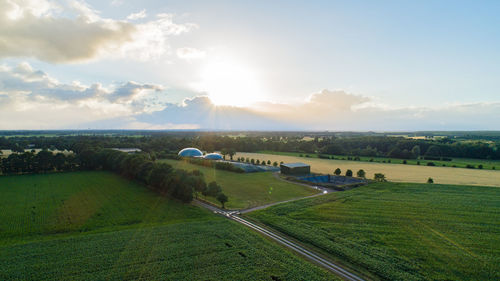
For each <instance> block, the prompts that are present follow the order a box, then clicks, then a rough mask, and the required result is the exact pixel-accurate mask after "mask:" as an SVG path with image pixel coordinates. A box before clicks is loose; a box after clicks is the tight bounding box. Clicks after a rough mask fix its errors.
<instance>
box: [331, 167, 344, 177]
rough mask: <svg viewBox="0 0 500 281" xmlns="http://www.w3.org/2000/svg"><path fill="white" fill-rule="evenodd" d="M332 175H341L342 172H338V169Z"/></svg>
mask: <svg viewBox="0 0 500 281" xmlns="http://www.w3.org/2000/svg"><path fill="white" fill-rule="evenodd" d="M333 173H334V174H335V175H337V176H338V175H340V173H342V171H341V170H340V168H337V169H335V171H334V172H333Z"/></svg>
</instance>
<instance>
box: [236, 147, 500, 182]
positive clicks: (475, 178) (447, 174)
mask: <svg viewBox="0 0 500 281" xmlns="http://www.w3.org/2000/svg"><path fill="white" fill-rule="evenodd" d="M235 157H236V158H238V157H245V158H246V157H248V158H254V159H260V160H266V161H267V160H270V161H277V162H278V163H279V162H280V161H283V162H285V163H290V162H303V163H307V164H309V165H311V171H312V172H316V173H329V174H332V173H333V171H334V170H335V169H336V168H340V169H341V170H342V174H344V173H345V171H346V170H347V169H351V170H352V171H353V172H354V174H356V171H358V170H359V169H363V170H365V172H366V177H367V178H373V174H374V173H383V174H385V176H386V178H387V179H388V180H389V181H395V182H414V183H424V182H426V181H427V179H428V178H429V177H431V178H433V179H434V182H435V183H439V184H458V185H478V186H497V187H500V169H499V170H479V169H463V168H449V167H430V166H416V165H404V164H386V163H375V162H361V161H347V160H330V159H319V158H306V157H297V156H288V155H271V154H263V153H237V154H236V155H235Z"/></svg>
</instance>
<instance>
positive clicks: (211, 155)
mask: <svg viewBox="0 0 500 281" xmlns="http://www.w3.org/2000/svg"><path fill="white" fill-rule="evenodd" d="M203 158H205V159H208V160H222V159H223V157H222V155H220V154H219V153H209V154H207V155H205V156H204V157H203Z"/></svg>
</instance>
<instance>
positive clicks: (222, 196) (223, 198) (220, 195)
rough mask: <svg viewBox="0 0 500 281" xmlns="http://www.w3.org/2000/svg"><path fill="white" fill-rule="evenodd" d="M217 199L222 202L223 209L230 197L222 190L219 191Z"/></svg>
mask: <svg viewBox="0 0 500 281" xmlns="http://www.w3.org/2000/svg"><path fill="white" fill-rule="evenodd" d="M216 199H217V201H219V202H220V203H221V204H222V209H224V208H225V207H224V204H225V203H226V202H227V201H228V198H227V196H226V194H224V193H222V192H219V193H218V194H217V198H216Z"/></svg>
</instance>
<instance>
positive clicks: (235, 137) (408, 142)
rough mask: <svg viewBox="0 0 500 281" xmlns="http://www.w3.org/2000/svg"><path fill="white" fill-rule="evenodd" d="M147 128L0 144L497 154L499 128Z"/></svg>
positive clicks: (16, 137)
mask: <svg viewBox="0 0 500 281" xmlns="http://www.w3.org/2000/svg"><path fill="white" fill-rule="evenodd" d="M148 133H149V135H146V132H140V131H124V133H121V132H120V131H112V132H107V133H106V134H104V133H102V132H101V133H100V134H97V133H96V134H95V135H91V134H86V135H69V134H68V135H57V134H54V135H53V136H45V135H42V136H37V135H33V133H32V132H31V134H32V135H28V134H26V136H24V135H22V134H20V133H19V132H17V133H16V134H12V135H10V136H9V137H0V149H10V150H12V151H14V152H24V151H25V149H31V148H39V149H46V150H55V149H58V150H71V151H73V152H75V153H77V154H78V153H79V152H81V151H84V150H89V149H92V150H99V149H103V148H139V149H141V150H142V151H144V152H146V153H149V154H150V155H152V157H163V156H165V155H166V154H174V153H177V151H179V150H180V149H182V148H185V147H197V148H200V149H202V150H205V151H208V152H212V151H221V150H226V151H227V150H234V151H241V152H257V151H262V150H269V151H279V152H300V153H318V154H325V155H333V156H336V155H347V156H371V157H376V156H381V157H390V158H400V159H414V158H417V157H425V158H426V159H431V160H433V159H435V160H438V159H443V160H447V158H456V157H459V158H477V159H500V150H499V147H500V140H499V139H497V138H498V137H497V135H499V134H498V133H495V132H485V133H484V136H481V135H480V134H479V133H474V132H469V134H467V133H466V132H463V133H461V134H460V135H451V134H450V133H448V135H449V136H445V135H444V133H442V135H441V137H439V138H432V135H430V136H431V137H429V138H426V139H412V138H407V137H398V136H387V135H380V134H378V135H377V134H375V133H347V132H343V133H304V132H261V133H259V132H248V133H244V132H241V133H238V132H213V133H211V132H182V131H179V132H148Z"/></svg>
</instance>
